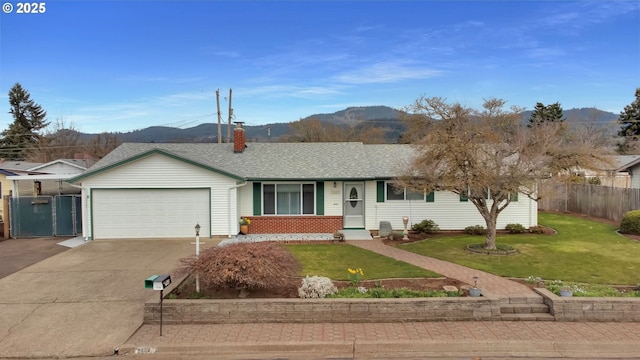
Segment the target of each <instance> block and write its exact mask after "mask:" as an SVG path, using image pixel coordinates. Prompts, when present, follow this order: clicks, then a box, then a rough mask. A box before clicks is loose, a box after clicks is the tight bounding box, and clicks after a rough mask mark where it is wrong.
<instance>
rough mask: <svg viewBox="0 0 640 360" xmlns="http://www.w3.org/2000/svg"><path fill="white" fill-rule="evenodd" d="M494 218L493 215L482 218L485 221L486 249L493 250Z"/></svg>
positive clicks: (494, 237) (494, 243)
mask: <svg viewBox="0 0 640 360" xmlns="http://www.w3.org/2000/svg"><path fill="white" fill-rule="evenodd" d="M496 220H497V219H496V218H495V217H490V218H489V219H487V218H485V219H484V221H485V222H486V223H487V238H486V239H485V241H484V247H485V248H487V249H492V250H493V249H495V248H496Z"/></svg>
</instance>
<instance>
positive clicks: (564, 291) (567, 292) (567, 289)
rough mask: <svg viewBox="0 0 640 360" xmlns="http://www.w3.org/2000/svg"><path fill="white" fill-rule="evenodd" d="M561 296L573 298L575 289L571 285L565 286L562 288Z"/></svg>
mask: <svg viewBox="0 0 640 360" xmlns="http://www.w3.org/2000/svg"><path fill="white" fill-rule="evenodd" d="M560 296H562V297H571V296H573V289H572V288H571V286H569V285H563V286H562V287H561V288H560Z"/></svg>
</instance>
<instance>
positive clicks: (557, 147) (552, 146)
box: [398, 97, 608, 249]
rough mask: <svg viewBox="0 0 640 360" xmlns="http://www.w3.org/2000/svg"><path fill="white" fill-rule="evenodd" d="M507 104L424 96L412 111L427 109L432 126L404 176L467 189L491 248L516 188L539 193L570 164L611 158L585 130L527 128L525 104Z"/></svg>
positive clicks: (411, 182) (415, 185)
mask: <svg viewBox="0 0 640 360" xmlns="http://www.w3.org/2000/svg"><path fill="white" fill-rule="evenodd" d="M504 105H505V101H504V100H501V99H488V100H485V102H484V105H483V110H480V111H476V110H473V109H470V108H467V107H463V106H462V105H460V104H448V103H447V102H446V101H445V100H444V99H442V98H424V97H423V98H420V99H419V100H418V101H417V102H416V103H415V104H414V105H413V106H412V107H413V108H412V110H413V112H414V113H420V114H423V115H424V117H425V119H427V121H428V124H426V126H428V131H426V132H425V135H424V136H423V137H422V138H420V139H415V140H414V141H413V144H415V145H416V150H417V155H416V157H415V158H414V159H413V161H412V163H411V164H410V166H409V170H408V171H407V172H406V173H405V174H404V175H403V176H402V177H400V178H399V179H398V184H399V185H400V186H405V187H407V188H411V189H413V190H418V191H425V192H430V191H432V190H435V189H437V190H445V191H451V192H453V193H456V194H459V195H462V196H466V197H467V198H468V200H469V201H470V202H471V203H473V205H475V207H476V208H477V210H478V212H479V213H480V214H481V215H482V217H483V218H484V220H485V223H486V227H487V237H486V240H485V247H486V248H488V249H495V248H496V243H495V240H496V223H497V219H498V215H499V214H500V213H501V212H502V211H503V210H504V209H505V208H507V206H508V205H509V204H510V202H511V200H512V199H513V197H514V196H515V194H518V193H521V194H526V195H527V196H529V197H531V198H532V199H535V200H537V198H538V195H539V194H538V193H537V185H538V182H539V181H540V180H542V179H549V178H552V179H554V180H563V179H564V178H565V176H568V175H569V174H570V170H571V169H576V168H580V169H592V168H598V167H601V166H602V164H603V163H606V162H607V161H608V158H607V156H606V154H605V152H604V150H600V149H599V148H597V147H594V146H593V144H594V143H593V139H590V138H588V137H586V136H585V135H584V134H582V135H580V136H578V135H577V134H575V133H573V132H572V131H571V130H570V129H567V127H566V126H563V124H562V123H554V122H547V123H542V124H539V125H538V126H534V127H531V128H527V127H526V126H523V125H522V124H521V122H520V115H519V114H520V112H521V109H519V108H515V107H514V108H511V109H510V110H504ZM552 175H553V176H552ZM551 176H552V177H551Z"/></svg>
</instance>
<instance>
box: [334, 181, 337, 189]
mask: <svg viewBox="0 0 640 360" xmlns="http://www.w3.org/2000/svg"><path fill="white" fill-rule="evenodd" d="M336 185H337V184H336V182H335V181H334V182H333V188H334V189H335V188H336Z"/></svg>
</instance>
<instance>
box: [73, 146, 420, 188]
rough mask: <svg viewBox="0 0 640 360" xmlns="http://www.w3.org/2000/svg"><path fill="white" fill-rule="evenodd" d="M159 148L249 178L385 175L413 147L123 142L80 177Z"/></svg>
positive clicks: (395, 169) (392, 173)
mask: <svg viewBox="0 0 640 360" xmlns="http://www.w3.org/2000/svg"><path fill="white" fill-rule="evenodd" d="M154 150H159V151H163V152H166V153H169V154H171V155H173V156H176V157H179V158H182V159H185V160H187V161H191V162H194V163H197V164H200V165H203V166H205V167H209V168H213V169H216V170H219V171H221V172H225V173H228V174H232V175H235V176H237V177H240V178H245V179H249V180H278V179H282V180H285V179H318V180H320V179H375V178H391V177H393V176H395V175H397V174H398V173H399V172H398V171H399V168H400V167H399V165H400V164H401V163H403V162H404V161H406V159H407V158H408V157H410V156H411V154H412V153H413V151H412V148H411V146H410V145H390V144H383V145H364V144H362V143H356V142H332V143H247V148H246V149H245V150H244V152H242V153H234V152H233V144H155V143H154V144H149V143H126V144H123V145H121V146H119V147H118V148H117V149H115V150H114V151H112V152H111V153H109V154H108V155H107V156H105V157H104V158H103V159H102V160H100V161H99V162H97V163H96V164H95V165H93V166H92V167H90V168H89V169H88V170H87V171H86V172H85V173H84V174H83V175H82V177H86V176H89V175H91V174H93V173H95V172H100V171H101V170H104V169H105V168H108V167H111V166H117V164H119V163H121V162H126V161H127V160H128V159H131V158H135V157H138V156H141V155H143V154H145V153H148V152H151V151H154Z"/></svg>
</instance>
